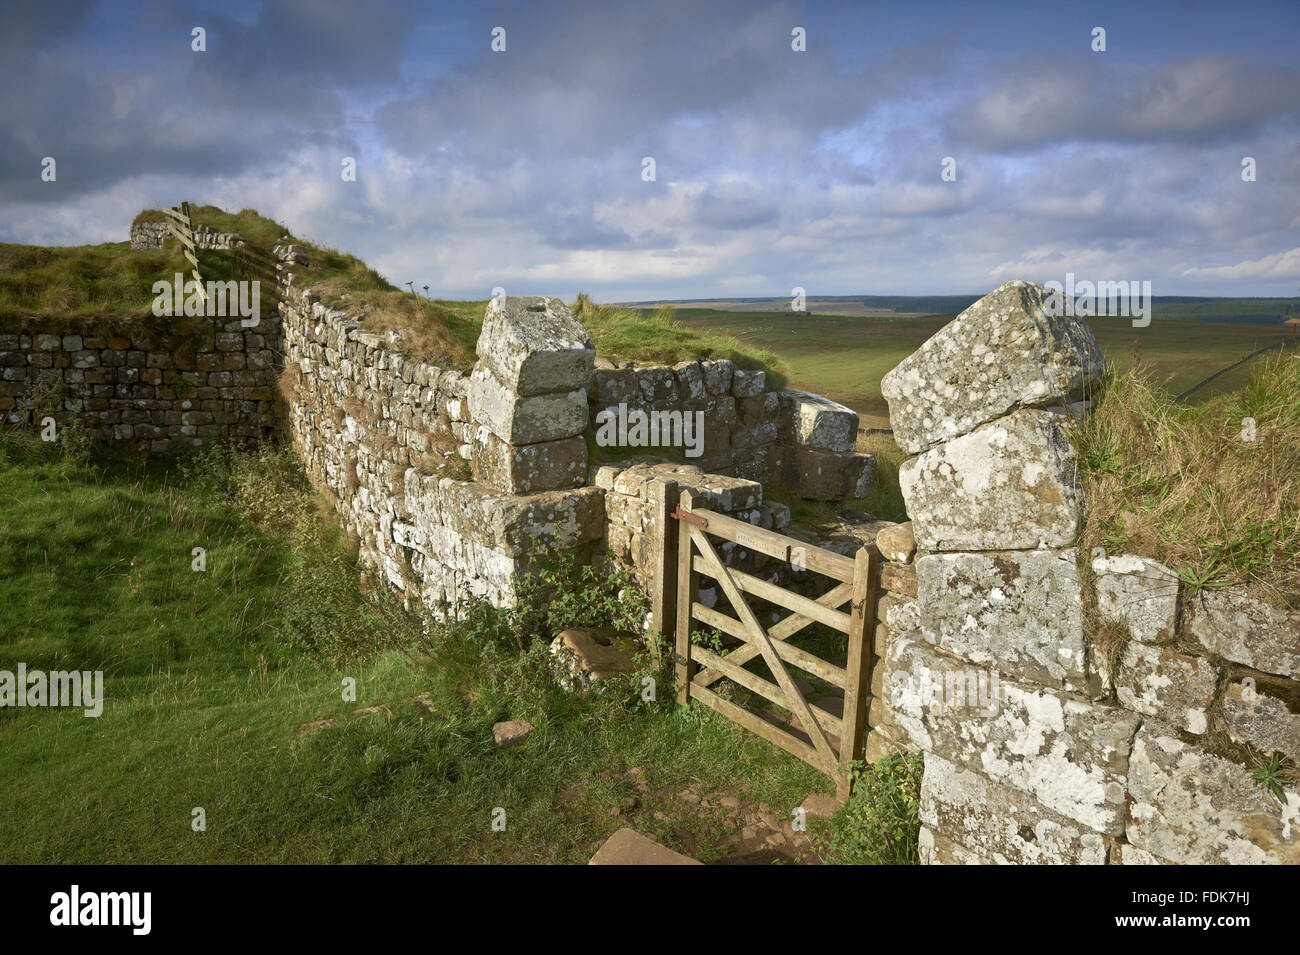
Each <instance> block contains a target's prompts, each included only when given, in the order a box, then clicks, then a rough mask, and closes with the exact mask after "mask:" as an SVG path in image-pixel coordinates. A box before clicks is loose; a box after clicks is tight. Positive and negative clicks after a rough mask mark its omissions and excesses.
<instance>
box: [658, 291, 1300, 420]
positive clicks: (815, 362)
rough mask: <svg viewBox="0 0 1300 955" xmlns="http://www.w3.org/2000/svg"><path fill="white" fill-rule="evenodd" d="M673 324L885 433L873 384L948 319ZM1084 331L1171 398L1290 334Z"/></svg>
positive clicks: (717, 319)
mask: <svg viewBox="0 0 1300 955" xmlns="http://www.w3.org/2000/svg"><path fill="white" fill-rule="evenodd" d="M677 318H678V320H679V321H681V322H682V323H683V324H685V325H686V326H688V327H690V328H693V329H698V330H701V331H710V332H721V333H725V334H727V335H731V336H734V337H735V338H737V339H739V340H741V341H742V342H744V343H746V344H748V345H752V346H755V347H761V348H767V349H770V350H771V351H774V352H776V353H777V354H778V355H780V356H781V357H782V359H783V360H784V361H785V363H786V365H787V367H788V368H789V372H790V384H791V385H792V386H793V387H800V388H806V389H808V390H810V391H815V392H818V393H820V394H824V395H827V396H828V397H830V398H833V399H835V400H836V401H840V402H843V403H844V404H846V405H848V406H849V407H850V408H852V409H853V410H855V411H857V412H858V413H859V414H860V415H861V416H862V426H863V427H864V428H887V427H889V409H888V407H887V406H886V404H885V400H884V399H883V398H882V397H881V395H880V379H881V378H882V377H883V376H884V374H885V373H886V372H887V371H889V370H890V369H891V368H893V367H894V366H895V365H897V364H898V363H899V362H900V361H902V360H903V359H904V358H906V357H907V356H908V355H910V354H911V353H912V352H913V351H915V350H916V348H917V347H918V346H919V345H920V344H921V343H922V342H924V341H925V340H926V339H927V338H929V337H930V336H931V335H933V334H934V333H935V332H936V331H938V330H939V329H940V328H942V327H943V326H944V325H946V324H947V323H948V322H950V321H951V320H952V319H953V316H952V315H930V316H922V317H901V316H898V317H861V316H846V315H827V314H818V313H810V314H807V315H793V314H791V313H789V312H786V313H776V312H733V311H722V310H718V309H706V308H679V309H678V311H677ZM1092 329H1093V332H1094V333H1095V334H1096V336H1097V341H1098V342H1099V343H1100V345H1101V347H1102V351H1103V352H1104V353H1105V355H1106V360H1107V361H1108V362H1110V363H1112V364H1115V363H1124V364H1127V363H1129V362H1130V361H1131V360H1132V356H1133V354H1134V351H1135V350H1136V351H1137V352H1138V353H1139V354H1140V355H1141V357H1142V360H1143V361H1144V362H1145V363H1147V364H1148V366H1149V367H1150V368H1151V370H1152V372H1153V373H1154V375H1155V378H1156V380H1157V381H1159V382H1161V383H1162V384H1163V385H1164V387H1165V388H1166V389H1167V390H1169V391H1170V392H1171V393H1172V394H1178V393H1179V392H1181V391H1183V390H1184V389H1186V388H1190V387H1191V386H1192V385H1194V384H1196V383H1197V382H1199V381H1201V380H1202V379H1203V378H1206V377H1208V376H1209V375H1212V374H1213V373H1214V372H1216V371H1218V370H1220V369H1222V368H1224V367H1225V366H1227V365H1230V364H1232V363H1233V362H1235V361H1237V360H1238V359H1240V358H1242V357H1244V356H1245V355H1247V354H1249V353H1250V352H1252V351H1254V350H1255V349H1257V348H1262V347H1264V346H1265V345H1270V344H1272V343H1274V342H1277V341H1279V340H1283V339H1290V338H1293V337H1294V333H1293V332H1292V331H1291V330H1289V329H1286V328H1283V327H1281V326H1277V325H1249V324H1240V323H1230V322H1198V321H1186V320H1181V319H1172V320H1170V319H1167V320H1165V321H1161V320H1160V319H1159V318H1158V317H1157V318H1155V319H1153V320H1152V322H1151V324H1150V325H1148V326H1147V327H1146V328H1134V327H1132V325H1131V324H1130V323H1129V321H1128V320H1127V319H1119V318H1100V319H1095V320H1094V321H1093V322H1092ZM1248 368H1249V365H1247V366H1243V367H1242V368H1239V369H1237V370H1235V371H1233V372H1230V373H1229V374H1226V375H1223V376H1222V377H1220V378H1218V379H1217V380H1216V381H1214V382H1213V383H1212V384H1210V385H1207V386H1206V387H1204V388H1202V389H1200V390H1199V391H1198V392H1197V393H1196V395H1195V398H1194V400H1196V401H1204V400H1205V399H1207V398H1209V397H1212V396H1213V395H1217V394H1222V393H1223V392H1225V391H1231V390H1233V389H1235V388H1238V387H1240V386H1241V385H1242V384H1243V383H1244V382H1245V380H1246V377H1247V369H1248Z"/></svg>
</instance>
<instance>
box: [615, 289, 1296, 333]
mask: <svg viewBox="0 0 1300 955" xmlns="http://www.w3.org/2000/svg"><path fill="white" fill-rule="evenodd" d="M981 297H982V296H981V295H979V294H966V295H812V296H808V298H807V300H806V304H807V309H808V311H809V312H814V313H822V314H831V315H858V316H862V317H876V316H883V315H899V316H909V315H910V316H918V315H955V314H957V313H958V312H960V311H962V310H963V309H965V308H967V307H969V306H970V305H971V304H972V303H974V302H975V301H977V300H978V299H980V298H981ZM1152 303H1153V309H1152V318H1153V319H1154V320H1159V321H1171V320H1172V321H1194V322H1230V323H1242V324H1250V325H1276V324H1278V323H1279V322H1282V321H1283V320H1284V319H1286V318H1289V317H1293V316H1297V315H1300V298H1213V297H1209V296H1191V295H1156V296H1153V297H1152ZM621 304H624V305H626V306H627V307H630V308H657V307H659V306H661V305H674V306H691V305H695V306H700V307H705V308H711V309H716V310H719V311H726V312H785V311H789V310H790V299H789V297H788V296H787V297H760V298H693V299H662V300H658V301H653V302H625V303H621Z"/></svg>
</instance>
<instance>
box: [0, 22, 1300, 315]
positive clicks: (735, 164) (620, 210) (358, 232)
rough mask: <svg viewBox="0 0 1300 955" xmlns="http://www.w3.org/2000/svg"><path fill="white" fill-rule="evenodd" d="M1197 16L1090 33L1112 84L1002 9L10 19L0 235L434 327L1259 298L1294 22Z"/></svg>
mask: <svg viewBox="0 0 1300 955" xmlns="http://www.w3.org/2000/svg"><path fill="white" fill-rule="evenodd" d="M1202 14H1204V16H1205V18H1206V21H1207V22H1206V23H1199V21H1198V23H1197V24H1192V23H1191V22H1190V21H1189V22H1187V23H1182V21H1180V24H1181V26H1180V28H1179V29H1178V30H1172V31H1171V30H1160V29H1152V28H1153V27H1154V26H1158V25H1159V22H1158V21H1160V22H1162V21H1161V17H1164V16H1167V15H1168V10H1165V11H1163V12H1162V11H1160V10H1157V11H1156V12H1155V13H1152V14H1147V16H1148V17H1149V18H1150V22H1147V23H1128V24H1127V25H1126V24H1123V23H1116V25H1115V28H1114V29H1112V31H1111V33H1112V40H1113V41H1118V40H1119V39H1120V38H1122V37H1124V36H1135V35H1138V36H1145V37H1150V38H1152V39H1150V40H1149V41H1148V42H1146V44H1145V45H1144V46H1143V47H1142V49H1141V53H1142V55H1141V56H1134V55H1132V49H1133V47H1132V46H1131V45H1129V46H1127V47H1126V45H1125V44H1123V43H1118V42H1116V45H1115V47H1114V52H1113V53H1108V54H1104V55H1088V54H1083V55H1078V54H1071V55H1063V54H1061V53H1060V51H1059V42H1058V40H1057V39H1052V37H1056V38H1059V37H1060V36H1061V35H1063V34H1064V33H1068V32H1069V31H1071V30H1074V29H1075V28H1076V25H1074V24H1073V23H1072V21H1070V20H1069V18H1068V17H1065V16H1064V15H1063V14H1060V13H1057V12H1054V11H1051V10H1047V9H1044V10H1043V11H1042V12H1041V13H1040V14H1037V15H1036V19H1035V20H1034V22H1033V31H1032V32H1027V31H1025V30H1019V31H1017V30H1008V29H1005V28H1003V27H1002V26H999V24H1000V23H1003V21H1004V20H1005V19H1006V17H1009V16H1011V13H1010V12H1009V11H1008V10H994V12H993V14H990V15H989V16H983V15H981V16H974V15H966V14H962V13H959V12H956V11H954V10H951V9H949V10H946V11H945V13H944V15H943V16H942V17H936V16H934V15H933V14H932V13H929V12H926V11H915V12H913V11H910V10H904V9H903V8H901V7H900V8H898V9H896V10H894V11H892V12H890V13H889V14H888V15H887V16H886V15H885V14H884V13H882V12H880V11H877V10H874V9H871V8H862V7H860V6H855V5H853V4H818V3H813V4H807V5H805V4H795V3H783V2H776V3H762V4H758V5H755V4H751V3H744V2H740V0H724V2H719V3H711V4H707V5H700V4H698V3H696V2H693V0H662V2H659V3H655V4H634V3H610V4H598V5H593V4H589V3H586V2H581V0H560V2H558V3H553V4H546V5H540V4H537V5H535V4H526V3H518V2H513V0H498V2H496V3H495V4H494V5H492V6H475V7H466V6H454V7H453V6H438V5H432V6H431V5H426V4H423V3H417V2H415V0H388V2H377V3H374V4H369V5H365V6H361V5H354V4H351V3H344V2H342V0H329V2H324V3H315V2H309V0H279V2H267V3H263V4H261V5H250V6H249V7H247V8H238V9H236V8H228V7H226V6H221V7H219V8H212V7H209V6H198V5H196V4H190V3H185V2H182V3H180V4H176V3H170V2H163V0H140V2H137V3H134V4H131V3H125V4H108V3H106V2H100V3H89V2H80V3H71V4H44V5H39V6H38V5H34V4H33V5H31V6H29V7H26V8H18V9H17V10H16V11H15V12H11V11H10V10H8V9H7V10H6V12H5V14H4V18H5V19H4V23H3V24H2V25H3V26H4V27H5V29H3V30H0V51H3V54H4V55H3V56H0V82H3V83H4V84H5V87H4V88H5V89H6V91H7V92H6V94H5V100H4V102H5V109H4V110H3V112H0V237H2V238H4V239H6V240H12V241H31V242H68V243H72V242H93V241H104V240H108V239H115V240H119V241H120V240H121V239H123V238H124V237H125V235H126V230H127V228H128V224H129V222H130V219H131V218H132V216H133V215H134V214H135V212H136V211H138V210H139V209H140V208H143V207H146V206H158V205H162V204H172V203H175V202H176V201H178V200H180V199H189V200H191V201H194V202H215V203H217V204H220V205H223V206H227V207H231V208H242V207H246V206H251V207H255V208H258V209H260V210H261V211H262V212H264V213H267V214H270V215H272V216H274V217H276V218H278V219H280V220H281V221H284V222H285V223H286V224H287V225H288V226H289V227H291V228H292V229H293V230H294V231H295V232H297V233H298V234H301V235H303V236H305V237H308V238H312V239H314V240H317V241H321V242H324V243H325V244H328V245H330V246H333V247H336V248H340V249H345V250H347V251H350V252H353V253H355V254H357V255H359V256H361V257H362V258H364V259H366V260H367V261H368V262H370V263H371V264H373V265H374V266H376V267H377V268H378V269H379V270H380V271H381V272H382V273H384V274H385V275H387V276H388V277H389V278H390V279H392V280H393V281H395V282H399V283H403V282H405V281H408V280H413V281H418V283H419V284H424V283H425V282H428V283H429V284H430V285H431V287H433V288H436V289H437V290H438V294H442V295H446V296H449V297H450V296H455V297H459V296H468V295H473V296H482V295H486V294H487V292H488V290H490V289H491V288H492V287H493V286H495V285H506V286H507V287H510V288H519V289H521V291H524V292H533V291H535V292H546V293H548V294H566V295H568V294H572V293H573V292H574V291H576V290H578V289H587V290H590V291H592V292H594V293H598V294H599V295H602V296H605V297H606V298H612V299H643V298H652V297H670V298H684V297H691V296H708V295H711V294H713V293H714V292H721V293H724V294H725V293H741V292H745V293H747V294H755V295H758V294H765V293H766V294H773V295H785V294H788V293H789V289H790V288H791V287H792V286H794V285H802V286H804V287H805V288H807V289H808V290H809V291H810V292H811V293H813V294H818V293H822V294H836V293H838V294H849V293H852V292H872V291H879V292H886V293H905V292H916V293H928V292H945V291H960V292H967V291H970V292H974V291H980V290H981V289H985V288H988V287H989V286H990V285H991V284H996V282H997V281H999V280H1001V279H1002V278H1004V277H1005V278H1009V277H1016V276H1022V277H1026V278H1035V277H1037V278H1053V277H1058V276H1059V275H1063V273H1064V272H1065V271H1067V270H1071V271H1074V272H1076V274H1080V275H1084V274H1101V275H1103V276H1105V275H1109V274H1111V273H1113V272H1117V270H1123V273H1124V275H1129V274H1130V273H1134V272H1136V273H1139V274H1140V277H1141V278H1148V277H1149V278H1151V279H1153V281H1155V282H1156V283H1157V285H1158V287H1160V288H1161V290H1162V292H1163V293H1166V294H1172V293H1174V292H1178V291H1185V292H1186V293H1187V294H1205V293H1209V292H1247V293H1250V294H1291V293H1293V292H1294V287H1293V286H1294V282H1293V278H1294V276H1293V273H1291V272H1288V269H1290V268H1291V266H1290V265H1288V264H1286V263H1287V262H1289V261H1290V260H1289V259H1287V256H1288V255H1290V253H1280V252H1279V251H1278V250H1280V249H1294V248H1295V247H1296V246H1297V245H1300V150H1298V149H1297V145H1298V144H1300V132H1298V127H1300V123H1297V118H1298V117H1297V104H1300V95H1298V94H1300V85H1298V83H1297V69H1296V67H1295V65H1294V54H1293V51H1292V50H1291V49H1290V47H1289V40H1288V39H1287V38H1288V37H1289V36H1290V35H1292V34H1293V33H1294V31H1290V33H1288V31H1287V30H1286V29H1284V27H1285V25H1286V23H1288V22H1291V21H1294V20H1295V15H1294V14H1287V13H1286V12H1285V11H1283V10H1281V8H1279V10H1278V11H1275V12H1274V15H1273V16H1272V17H1271V18H1266V17H1260V16H1251V15H1246V14H1244V13H1242V14H1237V15H1234V16H1232V17H1227V18H1225V19H1222V20H1219V21H1216V22H1215V23H1209V22H1208V20H1209V16H1210V15H1209V14H1208V13H1205V11H1202ZM1135 15H1136V14H1135ZM1016 16H1017V17H1021V16H1022V15H1021V14H1019V13H1017V14H1016ZM1288 17H1289V18H1290V19H1289V20H1288ZM999 18H1002V19H999ZM1017 22H1021V21H1020V20H1019V19H1018V20H1017ZM199 24H201V25H203V26H205V28H206V29H207V30H208V52H207V53H203V54H198V53H194V52H192V51H191V50H190V45H189V37H190V29H191V28H192V27H193V26H194V25H199ZM795 24H798V25H802V26H805V27H806V28H807V30H808V40H809V43H808V52H806V53H795V52H793V51H792V50H791V49H790V46H789V40H790V30H791V27H792V26H793V25H795ZM494 26H503V27H504V28H505V29H506V31H507V51H506V52H505V53H494V52H492V51H491V49H490V48H489V43H490V40H491V35H490V31H491V29H492V28H493V27H494ZM1194 26H1195V27H1196V29H1193V27H1194ZM1144 28H1146V29H1145V30H1144ZM1045 37H1046V38H1047V39H1046V40H1045V39H1044V38H1045ZM1126 50H1128V52H1125V51H1126ZM46 155H53V156H55V157H56V159H57V161H58V170H59V178H58V181H57V182H56V183H43V182H41V181H40V177H39V174H40V159H41V157H43V156H46ZM1244 155H1250V156H1253V157H1255V158H1256V159H1257V163H1258V171H1259V177H1258V181H1256V182H1253V183H1243V182H1242V181H1241V179H1240V162H1241V158H1242V156H1244ZM344 156H352V157H355V158H356V160H357V169H358V179H357V181H356V182H354V183H344V182H342V181H341V180H340V178H339V169H340V165H339V163H340V160H341V159H342V157H344ZM645 156H652V157H653V158H654V159H655V162H656V167H657V170H656V171H657V179H656V180H655V181H654V182H646V181H645V180H643V179H642V178H641V171H642V158H643V157H645ZM945 156H953V157H955V158H956V159H957V170H958V178H957V181H956V182H953V183H949V182H942V181H941V180H940V178H939V174H940V161H941V160H942V158H943V157H945ZM1222 262H1238V263H1241V265H1239V266H1219V265H1213V263H1222ZM1249 263H1264V264H1263V265H1261V266H1260V267H1259V268H1258V269H1256V270H1254V271H1252V269H1251V268H1250V267H1248V265H1249ZM1121 277H1123V276H1121Z"/></svg>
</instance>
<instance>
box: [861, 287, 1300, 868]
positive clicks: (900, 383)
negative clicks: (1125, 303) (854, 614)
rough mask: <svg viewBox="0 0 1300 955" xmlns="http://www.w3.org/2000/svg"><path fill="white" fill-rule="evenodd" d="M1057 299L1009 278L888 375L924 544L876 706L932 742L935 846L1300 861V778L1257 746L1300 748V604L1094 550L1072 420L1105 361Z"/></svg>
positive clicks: (993, 857) (976, 851)
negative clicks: (1256, 774)
mask: <svg viewBox="0 0 1300 955" xmlns="http://www.w3.org/2000/svg"><path fill="white" fill-rule="evenodd" d="M1047 294H1048V293H1047V292H1046V291H1045V290H1044V289H1042V288H1041V287H1038V286H1033V285H1029V284H1027V283H1024V282H1011V283H1007V284H1006V285H1003V286H1001V287H1000V288H998V289H997V290H995V291H994V292H992V293H990V294H989V295H988V296H986V297H985V298H983V299H981V300H980V301H979V302H977V303H975V304H974V305H972V306H971V307H970V308H969V309H967V310H966V311H965V312H963V313H962V314H961V315H959V316H958V317H957V318H956V319H955V320H954V321H953V322H952V323H950V324H949V325H948V326H946V327H945V328H944V329H942V330H940V332H938V333H937V334H936V335H935V336H934V337H933V338H931V339H930V340H929V341H928V342H926V344H925V345H923V346H922V347H921V348H920V349H919V350H918V351H917V352H916V353H915V354H914V355H912V356H911V357H910V358H908V359H907V360H905V361H904V362H903V363H902V364H900V365H899V366H898V367H897V368H895V369H894V370H893V371H891V372H890V373H889V374H888V375H887V376H886V377H885V379H884V381H883V382H882V391H883V392H884V394H885V396H886V398H887V399H888V401H889V404H890V414H891V419H892V422H893V427H894V431H895V437H896V439H897V440H898V442H899V444H900V446H902V447H903V448H904V450H906V451H908V452H910V453H911V454H913V457H911V458H910V459H909V460H908V461H906V462H905V463H904V464H903V465H902V468H901V470H900V483H901V485H902V489H903V494H904V498H905V500H906V503H907V507H908V512H909V514H910V516H911V518H912V525H913V533H914V537H915V543H916V547H917V556H916V559H915V569H916V581H917V590H916V600H915V603H914V604H909V605H902V606H899V607H898V608H896V609H892V610H890V611H887V615H888V616H889V617H890V618H891V619H892V620H894V621H895V622H896V623H897V628H896V633H894V634H891V638H890V639H889V642H888V645H887V647H886V648H885V653H884V683H885V686H886V687H887V688H888V704H887V705H886V706H885V707H884V708H883V715H884V718H885V724H886V733H887V734H889V735H890V736H891V737H894V738H895V739H896V742H897V743H898V744H899V745H900V746H902V747H905V748H912V749H915V750H921V751H923V752H924V753H925V773H924V777H923V781H922V787H921V820H922V823H923V828H922V830H921V852H922V857H923V861H925V862H930V863H989V862H997V863H1030V862H1034V863H1037V862H1042V863H1098V864H1100V863H1110V864H1135V863H1156V862H1173V863H1228V862H1292V863H1293V862H1298V861H1300V794H1298V793H1297V792H1296V791H1295V790H1294V789H1293V788H1292V789H1288V790H1286V791H1284V793H1283V797H1282V798H1281V799H1279V798H1277V797H1275V796H1274V795H1272V794H1270V793H1269V792H1268V791H1267V790H1266V789H1265V787H1264V786H1262V785H1261V784H1260V783H1258V782H1256V781H1255V780H1254V779H1252V778H1251V776H1250V772H1249V768H1250V767H1249V765H1248V760H1249V759H1250V753H1249V751H1248V750H1246V749H1245V748H1244V746H1245V744H1250V745H1252V746H1254V747H1255V748H1256V750H1257V751H1258V752H1260V753H1263V754H1270V753H1281V754H1284V755H1287V754H1291V755H1294V754H1295V753H1296V752H1297V749H1298V748H1300V747H1298V745H1297V744H1298V743H1300V717H1297V716H1296V713H1297V711H1298V710H1300V706H1298V705H1297V704H1298V703H1300V693H1298V692H1297V691H1298V690H1300V683H1297V679H1298V678H1300V618H1298V617H1297V616H1295V615H1290V616H1288V615H1286V614H1284V613H1282V612H1281V611H1278V610H1276V609H1275V608H1268V607H1266V606H1265V605H1263V604H1259V603H1257V602H1254V601H1251V600H1249V599H1247V598H1246V597H1244V596H1242V595H1240V594H1233V593H1229V592H1223V591H1214V592H1209V593H1206V594H1203V595H1198V596H1197V597H1195V598H1194V599H1193V600H1190V601H1186V600H1184V601H1180V598H1179V594H1180V587H1179V585H1178V582H1177V580H1176V578H1175V577H1174V575H1172V574H1171V573H1170V572H1169V571H1167V570H1166V569H1165V568H1162V567H1160V566H1159V565H1158V564H1155V563H1154V562H1152V561H1147V560H1144V559H1141V558H1134V557H1129V556H1122V557H1118V558H1108V557H1106V556H1105V555H1100V554H1099V555H1096V556H1095V558H1094V557H1093V555H1087V556H1086V557H1085V556H1083V555H1081V554H1080V553H1079V551H1078V547H1077V544H1078V538H1079V534H1080V531H1081V527H1082V524H1083V521H1084V519H1085V515H1086V511H1085V500H1084V493H1083V490H1082V483H1081V480H1080V476H1079V474H1078V468H1077V461H1076V457H1075V453H1074V450H1073V447H1072V445H1071V442H1070V440H1069V437H1068V433H1067V426H1068V424H1069V423H1070V416H1071V415H1076V414H1081V413H1086V412H1085V406H1083V405H1080V404H1079V403H1077V401H1076V399H1078V398H1080V397H1082V396H1083V392H1084V391H1085V390H1086V388H1087V387H1088V386H1089V385H1090V384H1091V383H1092V382H1094V381H1095V380H1097V378H1098V377H1099V375H1100V373H1101V370H1102V360H1101V355H1100V351H1099V350H1098V348H1097V346H1096V343H1095V341H1094V340H1093V338H1092V335H1091V332H1090V331H1089V330H1088V328H1087V326H1086V325H1085V324H1084V323H1083V322H1081V321H1076V320H1073V319H1064V318H1060V317H1057V316H1054V315H1051V314H1049V313H1048V311H1047V310H1046V309H1045V308H1044V300H1045V297H1046V296H1047ZM1094 576H1095V580H1096V583H1095V585H1094V583H1093V578H1094ZM1094 605H1095V606H1096V607H1097V610H1098V614H1099V620H1100V621H1101V622H1096V621H1093V620H1092V619H1091V617H1090V615H1089V614H1088V612H1087V610H1086V608H1089V607H1091V606H1094ZM1103 626H1110V627H1112V628H1115V627H1118V628H1120V629H1121V630H1122V631H1123V634H1122V635H1123V637H1124V645H1123V646H1121V647H1120V648H1118V649H1115V648H1110V650H1109V652H1108V650H1107V647H1106V646H1105V645H1104V644H1103V642H1102V641H1100V640H1099V639H1098V638H1099V637H1100V635H1101V628H1102V627H1103ZM895 734H896V735H895Z"/></svg>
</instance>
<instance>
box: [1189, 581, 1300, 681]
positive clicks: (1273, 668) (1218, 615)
mask: <svg viewBox="0 0 1300 955" xmlns="http://www.w3.org/2000/svg"><path fill="white" fill-rule="evenodd" d="M1188 604H1189V606H1188V607H1187V610H1186V613H1185V617H1186V620H1185V623H1184V626H1185V627H1186V629H1187V632H1188V633H1189V634H1190V635H1191V636H1193V637H1195V638H1196V639H1197V640H1199V641H1200V642H1201V645H1202V646H1203V647H1205V648H1206V649H1207V650H1209V651H1210V652H1211V653H1217V654H1218V655H1219V656H1221V657H1223V658H1224V659H1227V660H1231V661H1232V662H1233V663H1241V664H1243V665H1245V666H1248V667H1251V668H1252V669H1255V670H1263V671H1264V672H1265V673H1277V674H1280V675H1281V676H1286V677H1291V678H1292V679H1300V612H1294V611H1290V612H1289V611H1287V610H1284V609H1283V608H1281V607H1277V606H1274V605H1273V604H1269V603H1265V602H1264V601H1262V600H1259V599H1257V598H1255V597H1251V596H1249V595H1247V594H1245V593H1242V592H1241V591H1239V590H1236V589H1223V590H1202V591H1201V592H1200V593H1198V594H1197V595H1196V596H1194V597H1192V598H1191V599H1190V600H1189V601H1188Z"/></svg>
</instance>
